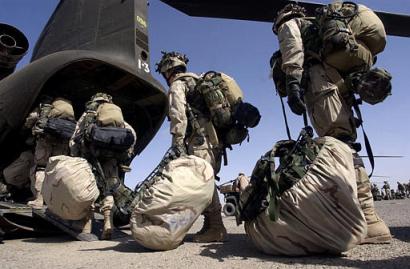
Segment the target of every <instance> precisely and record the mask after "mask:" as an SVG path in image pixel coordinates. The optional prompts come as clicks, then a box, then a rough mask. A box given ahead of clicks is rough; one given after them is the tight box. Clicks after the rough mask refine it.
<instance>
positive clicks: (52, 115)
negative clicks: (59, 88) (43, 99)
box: [33, 98, 75, 138]
mask: <svg viewBox="0 0 410 269" xmlns="http://www.w3.org/2000/svg"><path fill="white" fill-rule="evenodd" d="M54 120H56V121H54ZM59 120H61V121H59ZM49 121H53V122H50V123H49ZM57 121H58V122H59V123H62V122H63V121H67V122H73V124H74V127H75V123H74V122H75V116H74V109H73V106H72V104H71V102H70V101H68V100H66V99H64V98H56V99H55V100H54V101H53V102H52V103H51V104H50V103H45V104H40V112H39V119H38V120H37V122H36V124H35V126H34V129H33V133H34V134H48V135H51V136H56V137H59V138H61V135H62V134H63V133H64V134H66V135H68V134H67V133H66V131H67V130H64V131H63V130H57V129H56V128H58V127H62V126H56V125H55V124H56V122H57ZM68 124H69V123H68ZM63 125H64V124H63ZM67 126H68V125H66V126H65V127H67ZM73 132H74V131H73ZM70 137H71V136H70Z"/></svg>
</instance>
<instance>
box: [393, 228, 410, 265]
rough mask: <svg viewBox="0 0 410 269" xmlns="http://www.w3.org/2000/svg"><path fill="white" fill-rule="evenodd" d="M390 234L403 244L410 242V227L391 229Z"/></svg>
mask: <svg viewBox="0 0 410 269" xmlns="http://www.w3.org/2000/svg"><path fill="white" fill-rule="evenodd" d="M390 232H391V234H392V235H393V237H394V238H396V239H398V240H400V241H403V242H410V227H390ZM409 266H410V265H409Z"/></svg>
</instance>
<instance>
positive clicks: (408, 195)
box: [405, 182, 410, 198]
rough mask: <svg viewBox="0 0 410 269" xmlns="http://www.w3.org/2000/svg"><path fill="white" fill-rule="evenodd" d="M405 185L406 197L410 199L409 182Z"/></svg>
mask: <svg viewBox="0 0 410 269" xmlns="http://www.w3.org/2000/svg"><path fill="white" fill-rule="evenodd" d="M405 185H406V197H407V198H409V197H410V182H409V183H407V184H405Z"/></svg>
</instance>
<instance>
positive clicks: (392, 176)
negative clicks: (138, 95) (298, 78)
mask: <svg viewBox="0 0 410 269" xmlns="http://www.w3.org/2000/svg"><path fill="white" fill-rule="evenodd" d="M58 2H59V1H58V0H0V22H2V23H8V24H11V25H13V26H15V27H17V28H18V29H20V30H21V31H22V32H24V33H25V35H26V36H27V38H28V39H29V42H30V50H29V52H28V54H27V55H26V56H25V57H24V58H23V60H22V61H21V62H20V63H19V65H18V69H19V68H21V67H23V66H24V65H26V64H28V63H29V61H30V57H31V52H32V48H33V47H34V44H35V42H36V40H37V38H38V37H39V35H40V33H41V30H42V28H43V27H44V25H45V24H46V22H47V20H48V18H49V17H50V15H51V14H52V12H53V10H54V8H55V7H56V5H57V3H58ZM149 2H150V5H149V15H148V17H149V20H148V29H149V38H150V39H149V40H150V57H151V70H154V68H153V67H154V65H155V63H156V62H158V61H159V59H160V58H161V53H160V52H161V51H179V52H182V53H184V54H186V55H187V56H188V58H189V59H190V61H189V64H188V68H189V70H190V71H191V72H195V73H202V72H206V71H209V70H217V71H220V72H224V73H226V74H228V75H230V76H232V77H234V78H235V80H236V81H237V82H238V84H239V85H240V86H241V88H242V90H243V92H244V95H245V101H246V102H250V103H252V104H253V105H255V106H257V107H258V108H259V110H260V112H261V115H262V119H261V122H260V123H259V125H258V126H257V127H256V128H254V129H250V141H249V143H247V142H244V143H242V145H240V146H239V145H234V146H233V151H228V161H229V163H228V166H223V167H222V169H221V172H220V173H219V176H220V178H221V182H225V181H228V180H231V179H234V178H235V177H236V176H237V175H238V173H239V172H244V173H245V174H247V175H250V174H251V172H252V169H253V167H254V165H255V163H256V161H257V160H258V159H259V158H260V156H262V155H263V154H264V153H265V152H267V151H268V150H270V149H271V148H272V146H273V145H274V143H275V141H278V140H281V139H286V131H285V125H284V121H283V115H282V111H281V106H280V100H279V97H278V96H277V95H276V94H275V89H274V86H273V82H272V80H271V79H270V78H269V59H270V56H271V55H272V53H273V52H275V51H276V50H277V49H278V41H277V38H276V36H275V35H274V34H273V33H272V31H271V28H272V25H271V23H262V22H250V21H238V20H227V19H214V18H197V17H189V16H187V15H185V14H183V13H181V12H179V11H177V10H175V9H173V8H171V7H169V6H168V5H165V4H163V3H162V2H160V1H159V0H151V1H149ZM321 2H328V1H325V0H324V1H321ZM360 3H362V4H365V5H367V6H368V7H370V8H372V9H375V10H383V11H387V12H394V13H403V14H407V15H410V1H408V0H395V1H385V0H372V1H370V0H363V1H361V2H360ZM409 48H410V38H402V37H388V40H387V47H386V49H385V51H384V52H383V53H381V54H379V55H378V62H377V64H376V66H378V67H382V68H385V69H387V70H388V71H389V72H390V73H392V75H393V81H392V84H393V90H392V96H390V97H388V98H387V99H386V100H385V101H384V102H383V103H381V104H377V105H374V106H372V105H369V104H364V105H363V106H361V109H362V114H363V118H364V126H365V130H366V132H367V135H368V137H369V139H370V142H371V145H372V148H373V152H374V154H375V155H402V156H404V157H403V158H395V159H376V167H375V171H374V175H375V177H373V178H372V181H373V182H375V183H377V184H378V185H379V186H381V184H382V182H383V181H384V180H386V179H387V180H389V181H390V183H391V184H392V186H396V182H397V181H402V182H409V180H410V174H409V172H408V171H409V170H408V169H409V168H410V143H409V139H408V137H409V134H410V90H409V89H408V88H409V87H408V86H407V85H408V82H409V79H410V68H409V65H410V51H409ZM153 76H154V77H155V78H156V79H157V80H158V81H159V82H160V83H161V84H162V85H164V87H165V88H167V87H166V83H165V81H164V80H163V79H162V77H161V76H160V75H159V74H154V73H153ZM287 115H288V117H289V121H290V127H291V133H292V136H293V137H296V136H297V135H298V133H299V131H300V128H302V127H303V120H302V118H301V117H298V116H295V115H293V114H292V113H291V112H290V110H289V109H287ZM358 133H359V139H358V140H359V142H362V144H363V138H362V135H361V130H358ZM170 145H171V136H170V134H169V123H168V122H167V121H165V122H164V124H163V125H162V127H161V129H160V130H159V132H158V133H157V135H156V137H155V138H154V139H153V140H152V142H151V143H150V144H149V145H148V146H147V148H146V149H145V150H144V152H143V153H142V154H140V155H139V156H137V157H136V158H135V159H134V161H133V163H132V172H130V173H129V174H128V175H127V177H126V184H127V185H128V186H130V187H133V186H135V184H136V183H137V182H139V181H140V180H142V179H144V178H145V177H146V176H147V175H148V174H149V173H150V172H151V170H152V169H153V168H154V167H155V166H156V165H157V164H158V162H159V161H160V159H161V158H162V155H163V153H165V151H166V150H167V149H168V147H169V146H170ZM361 154H362V155H366V153H365V150H362V152H361ZM367 170H368V171H370V165H367Z"/></svg>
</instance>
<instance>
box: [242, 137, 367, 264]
mask: <svg viewBox="0 0 410 269" xmlns="http://www.w3.org/2000/svg"><path fill="white" fill-rule="evenodd" d="M316 141H317V142H318V143H319V144H323V146H322V148H321V149H320V151H319V153H318V155H317V157H316V159H315V160H314V161H313V163H312V164H311V165H310V166H309V170H308V171H307V173H306V174H305V176H303V177H302V179H300V180H299V181H298V182H297V183H296V184H295V185H293V186H292V187H291V188H290V189H288V190H286V191H285V192H284V193H283V194H282V195H281V197H280V199H279V214H278V216H279V217H278V220H277V221H272V220H271V219H270V218H269V213H268V210H265V211H263V212H262V213H261V214H259V215H258V216H257V217H256V218H255V219H253V220H251V221H247V222H245V231H246V233H247V235H248V236H249V238H250V239H251V241H252V242H253V244H254V245H255V246H256V247H257V248H258V249H259V250H261V251H262V252H264V253H266V254H270V255H288V256H301V255H314V254H330V253H333V254H339V253H341V252H344V251H347V250H349V249H352V248H353V247H355V246H357V245H358V244H359V243H360V242H361V241H362V239H363V238H364V237H365V235H366V233H367V224H366V220H365V217H364V215H363V212H362V210H361V208H360V204H359V201H358V199H357V186H356V174H355V169H354V166H353V157H352V151H351V149H350V148H349V147H348V146H347V145H346V144H344V143H343V142H341V141H339V140H337V139H335V138H332V137H322V138H318V139H317V140H316ZM246 191H247V190H245V192H246Z"/></svg>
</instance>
